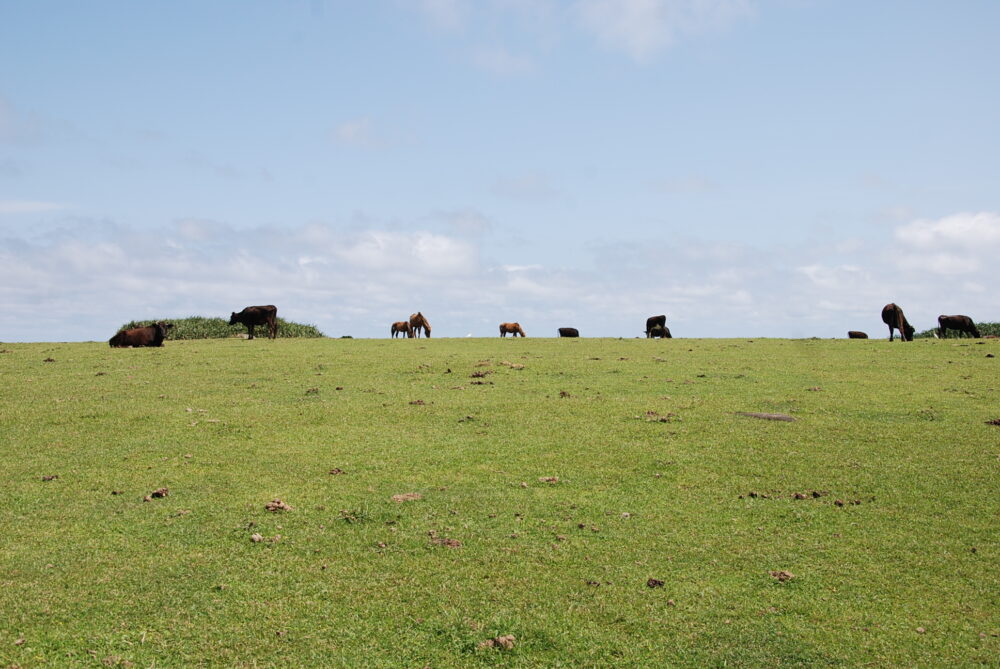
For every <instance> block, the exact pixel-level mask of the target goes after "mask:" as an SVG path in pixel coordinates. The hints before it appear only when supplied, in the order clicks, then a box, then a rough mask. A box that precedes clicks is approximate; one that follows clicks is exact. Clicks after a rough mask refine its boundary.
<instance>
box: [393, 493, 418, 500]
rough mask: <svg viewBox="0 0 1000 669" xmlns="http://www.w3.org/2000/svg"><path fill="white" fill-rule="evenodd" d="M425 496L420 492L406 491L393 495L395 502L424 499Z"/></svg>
mask: <svg viewBox="0 0 1000 669" xmlns="http://www.w3.org/2000/svg"><path fill="white" fill-rule="evenodd" d="M423 498H424V496H423V495H421V494H420V493H419V492H404V493H402V494H400V495H393V496H392V501H393V502H413V501H415V500H418V499H423Z"/></svg>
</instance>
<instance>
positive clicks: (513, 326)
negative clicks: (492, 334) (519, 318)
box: [500, 323, 528, 337]
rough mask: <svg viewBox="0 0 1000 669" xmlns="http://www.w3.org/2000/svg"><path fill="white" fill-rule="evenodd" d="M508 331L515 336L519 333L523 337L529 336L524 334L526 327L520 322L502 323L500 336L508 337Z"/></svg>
mask: <svg viewBox="0 0 1000 669" xmlns="http://www.w3.org/2000/svg"><path fill="white" fill-rule="evenodd" d="M508 333H510V334H512V335H514V336H515V337H516V336H517V335H521V336H522V337H527V336H528V335H526V334H524V329H523V328H521V324H520V323H501V324H500V336H501V337H506V336H507V334H508Z"/></svg>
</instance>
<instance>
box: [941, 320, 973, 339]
mask: <svg viewBox="0 0 1000 669" xmlns="http://www.w3.org/2000/svg"><path fill="white" fill-rule="evenodd" d="M946 330H958V331H959V332H965V333H967V334H970V335H972V336H973V337H975V338H976V339H979V330H977V329H976V324H975V323H973V322H972V319H971V318H969V317H968V316H938V335H939V336H940V337H941V338H942V339H944V336H945V331H946Z"/></svg>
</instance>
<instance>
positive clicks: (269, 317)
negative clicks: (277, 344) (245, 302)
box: [229, 304, 278, 339]
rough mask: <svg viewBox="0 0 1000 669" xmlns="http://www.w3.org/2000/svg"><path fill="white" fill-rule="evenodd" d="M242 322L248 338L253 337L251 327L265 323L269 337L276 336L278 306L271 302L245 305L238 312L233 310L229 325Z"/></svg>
mask: <svg viewBox="0 0 1000 669" xmlns="http://www.w3.org/2000/svg"><path fill="white" fill-rule="evenodd" d="M237 323H243V325H245V326H247V331H248V332H249V333H250V339H253V329H254V326H255V325H267V331H268V334H269V335H270V337H271V339H274V338H275V337H277V336H278V307H276V306H274V305H273V304H266V305H263V306H260V307H247V308H246V309H244V310H243V311H241V312H240V313H236V312H235V311H234V312H233V315H232V316H231V317H230V318H229V324H230V325H236V324H237Z"/></svg>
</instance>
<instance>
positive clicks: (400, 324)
mask: <svg viewBox="0 0 1000 669" xmlns="http://www.w3.org/2000/svg"><path fill="white" fill-rule="evenodd" d="M389 332H390V333H391V334H392V338H393V339H395V338H396V335H398V334H401V335H404V336H405V337H406V338H408V339H413V329H412V328H411V327H410V322H409V321H396V322H395V323H393V324H392V328H390V329H389Z"/></svg>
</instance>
